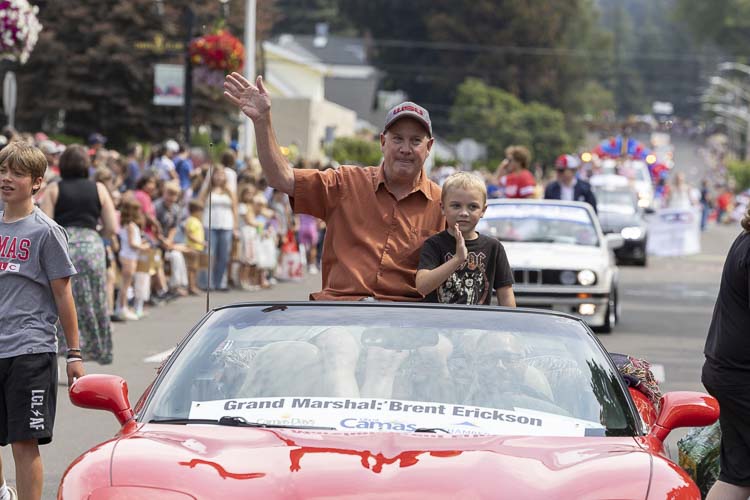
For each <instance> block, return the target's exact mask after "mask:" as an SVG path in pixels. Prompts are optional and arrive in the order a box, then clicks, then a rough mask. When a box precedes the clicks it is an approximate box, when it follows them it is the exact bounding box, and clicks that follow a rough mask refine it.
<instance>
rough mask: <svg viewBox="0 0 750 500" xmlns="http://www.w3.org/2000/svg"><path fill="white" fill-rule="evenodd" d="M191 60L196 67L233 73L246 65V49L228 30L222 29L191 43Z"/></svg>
mask: <svg viewBox="0 0 750 500" xmlns="http://www.w3.org/2000/svg"><path fill="white" fill-rule="evenodd" d="M190 58H191V61H192V62H193V64H195V65H196V66H205V67H206V68H208V69H211V70H216V71H221V72H222V73H224V74H226V73H231V72H232V71H240V70H241V69H242V66H243V64H244V63H245V47H244V46H243V45H242V42H240V41H239V40H238V39H237V38H235V37H233V36H232V35H231V34H230V33H229V32H228V31H227V30H225V29H220V30H218V31H216V32H215V33H210V34H208V35H204V36H202V37H199V38H196V39H195V40H193V41H192V42H190Z"/></svg>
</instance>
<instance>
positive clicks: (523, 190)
mask: <svg viewBox="0 0 750 500" xmlns="http://www.w3.org/2000/svg"><path fill="white" fill-rule="evenodd" d="M530 161H531V153H530V152H529V150H528V149H527V148H525V147H523V146H509V147H508V148H507V149H506V150H505V159H504V160H503V161H502V163H501V164H500V167H499V168H498V175H499V176H500V178H499V180H498V183H499V184H500V186H501V187H502V190H503V191H504V192H505V197H506V198H533V197H534V193H535V192H536V179H534V175H533V174H532V173H531V172H529V170H528V168H529V162H530Z"/></svg>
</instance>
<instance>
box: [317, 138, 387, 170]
mask: <svg viewBox="0 0 750 500" xmlns="http://www.w3.org/2000/svg"><path fill="white" fill-rule="evenodd" d="M330 156H331V157H332V158H333V159H334V160H336V161H337V162H339V163H340V164H341V165H362V166H374V165H379V164H380V159H381V158H382V156H383V154H382V152H381V151H380V144H379V143H378V142H377V141H368V140H365V139H358V138H356V137H338V138H336V139H334V141H333V144H332V145H331V155H330Z"/></svg>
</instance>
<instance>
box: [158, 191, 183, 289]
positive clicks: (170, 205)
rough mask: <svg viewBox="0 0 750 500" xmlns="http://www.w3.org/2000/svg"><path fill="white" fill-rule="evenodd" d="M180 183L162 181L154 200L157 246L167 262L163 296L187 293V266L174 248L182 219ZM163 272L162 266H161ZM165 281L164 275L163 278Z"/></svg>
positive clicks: (180, 254) (180, 253)
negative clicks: (158, 231)
mask: <svg viewBox="0 0 750 500" xmlns="http://www.w3.org/2000/svg"><path fill="white" fill-rule="evenodd" d="M179 199H180V185H179V184H178V183H177V182H176V181H169V182H165V183H164V194H163V195H162V197H161V198H159V199H158V200H156V201H155V202H154V210H155V211H156V219H157V220H158V221H159V225H160V226H161V234H159V235H158V239H159V246H160V248H161V250H162V251H163V252H164V259H163V260H164V261H166V262H169V268H170V274H169V288H170V290H169V292H168V294H167V295H165V297H169V298H172V297H173V296H175V295H179V296H184V295H187V286H188V282H187V268H186V267H185V259H184V257H183V255H182V252H180V251H178V250H177V249H175V237H176V235H177V228H178V227H179V225H180V223H181V219H182V208H181V207H180V204H179ZM162 272H163V268H162ZM164 280H165V281H166V277H165V278H164Z"/></svg>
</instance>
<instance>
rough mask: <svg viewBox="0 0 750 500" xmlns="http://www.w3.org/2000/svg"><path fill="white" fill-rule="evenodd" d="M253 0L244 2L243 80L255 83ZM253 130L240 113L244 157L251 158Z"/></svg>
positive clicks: (241, 145)
mask: <svg viewBox="0 0 750 500" xmlns="http://www.w3.org/2000/svg"><path fill="white" fill-rule="evenodd" d="M255 17H256V9H255V0H245V78H247V79H248V80H249V81H250V82H252V83H253V84H254V83H255V76H256V75H255ZM254 142H255V128H254V127H253V122H252V120H250V118H248V117H247V116H246V115H245V114H244V113H242V127H241V129H240V151H241V154H242V155H244V156H246V157H252V156H253V143H254Z"/></svg>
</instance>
